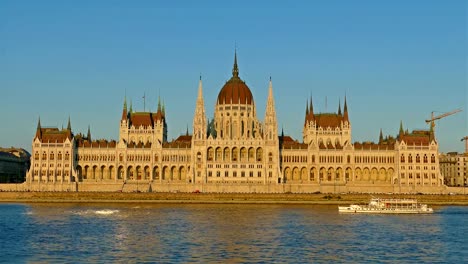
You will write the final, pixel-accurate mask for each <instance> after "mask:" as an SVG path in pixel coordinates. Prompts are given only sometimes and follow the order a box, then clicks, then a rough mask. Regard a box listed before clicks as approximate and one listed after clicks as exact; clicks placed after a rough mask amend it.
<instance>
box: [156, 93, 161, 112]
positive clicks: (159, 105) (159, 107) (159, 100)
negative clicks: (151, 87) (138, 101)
mask: <svg viewBox="0 0 468 264" xmlns="http://www.w3.org/2000/svg"><path fill="white" fill-rule="evenodd" d="M157 112H161V96H158V110H157Z"/></svg>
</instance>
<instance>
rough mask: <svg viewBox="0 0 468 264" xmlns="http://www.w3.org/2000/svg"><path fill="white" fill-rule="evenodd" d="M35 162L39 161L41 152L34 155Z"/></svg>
mask: <svg viewBox="0 0 468 264" xmlns="http://www.w3.org/2000/svg"><path fill="white" fill-rule="evenodd" d="M34 160H39V152H37V151H36V153H34Z"/></svg>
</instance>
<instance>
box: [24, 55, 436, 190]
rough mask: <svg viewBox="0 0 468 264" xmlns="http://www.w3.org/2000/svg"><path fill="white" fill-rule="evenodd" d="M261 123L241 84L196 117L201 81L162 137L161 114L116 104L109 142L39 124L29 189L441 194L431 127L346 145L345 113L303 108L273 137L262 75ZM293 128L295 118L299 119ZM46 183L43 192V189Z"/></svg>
mask: <svg viewBox="0 0 468 264" xmlns="http://www.w3.org/2000/svg"><path fill="white" fill-rule="evenodd" d="M265 86H267V87H268V88H267V89H268V98H267V101H266V106H265V109H266V110H265V116H264V117H263V120H261V119H259V118H258V117H257V108H256V107H257V105H256V104H255V100H254V98H253V96H252V92H251V90H250V89H249V87H248V86H247V84H246V83H245V82H244V81H243V80H242V79H241V78H240V77H239V68H238V65H237V55H235V56H234V66H233V69H232V77H231V78H230V79H229V80H228V81H227V82H226V83H225V84H224V85H223V86H222V88H221V90H220V92H219V94H218V96H217V99H216V103H215V109H214V117H213V118H212V119H211V120H209V119H208V118H207V115H206V112H205V102H204V96H203V86H202V80H201V78H200V80H199V84H198V96H197V100H196V102H195V111H194V114H193V115H194V116H193V131H192V133H191V134H190V133H189V132H188V131H187V133H186V134H185V135H181V136H179V137H178V138H177V139H175V140H173V141H168V140H167V131H168V130H167V127H168V123H169V120H167V119H166V113H165V107H164V105H161V104H160V103H158V107H157V110H156V112H146V111H144V112H134V111H133V110H132V109H131V107H130V109H128V108H127V102H126V100H124V104H123V109H122V115H121V118H120V124H119V138H118V140H117V141H108V140H98V139H92V138H91V133H90V131H89V130H88V133H87V135H82V134H74V133H73V132H72V128H71V123H70V121H69V122H68V126H67V128H66V129H61V130H59V129H57V128H45V127H42V126H41V124H40V121H39V122H38V127H37V131H36V135H35V136H34V138H33V142H32V153H33V154H32V158H31V164H32V165H31V169H30V171H29V173H28V177H27V182H28V184H29V185H30V186H31V188H32V189H34V188H36V189H37V188H39V189H47V190H51V189H54V190H65V189H66V190H109V191H193V190H203V191H213V192H419V191H422V192H438V191H439V190H440V189H441V187H443V177H442V176H441V173H440V169H439V157H438V145H437V141H436V139H435V137H434V133H433V131H432V130H428V131H413V132H411V133H410V132H408V131H407V130H406V131H405V130H404V129H403V125H402V124H400V131H399V134H398V135H397V136H395V137H392V136H387V137H384V136H383V134H382V131H381V132H380V139H379V141H378V142H362V143H359V142H354V143H353V142H352V126H351V122H350V117H349V116H350V112H351V111H350V109H349V108H348V102H347V99H346V97H345V98H344V104H343V109H342V108H341V105H339V107H338V109H337V111H336V112H333V113H319V112H316V111H315V110H314V106H313V101H312V98H310V99H308V100H307V102H305V104H306V107H305V112H304V119H303V122H304V123H303V131H302V134H303V137H302V139H301V141H299V140H297V139H293V138H291V137H290V136H288V135H284V134H283V133H282V132H281V133H279V132H278V121H277V115H276V107H275V100H274V91H273V84H272V81H271V78H270V81H269V84H268V85H265ZM301 122H302V121H301ZM51 186H52V187H51Z"/></svg>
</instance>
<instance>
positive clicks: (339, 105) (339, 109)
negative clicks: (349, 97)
mask: <svg viewBox="0 0 468 264" xmlns="http://www.w3.org/2000/svg"><path fill="white" fill-rule="evenodd" d="M338 115H339V116H341V100H338Z"/></svg>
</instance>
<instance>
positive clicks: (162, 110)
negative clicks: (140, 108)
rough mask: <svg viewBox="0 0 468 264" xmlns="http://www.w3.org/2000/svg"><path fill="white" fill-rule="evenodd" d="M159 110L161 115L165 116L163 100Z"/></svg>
mask: <svg viewBox="0 0 468 264" xmlns="http://www.w3.org/2000/svg"><path fill="white" fill-rule="evenodd" d="M161 112H162V115H163V116H166V108H165V106H164V100H163V102H162V106H161Z"/></svg>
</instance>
